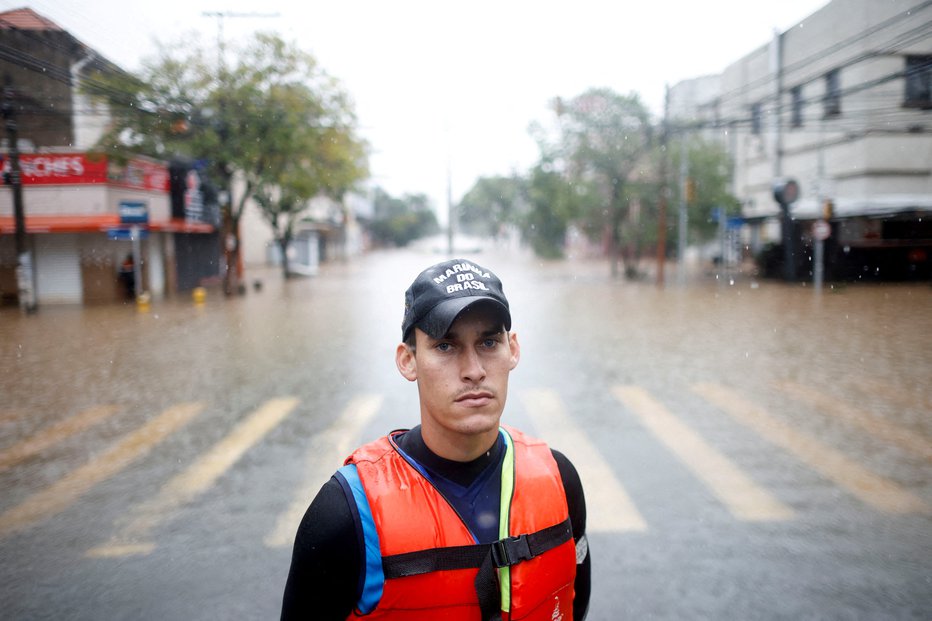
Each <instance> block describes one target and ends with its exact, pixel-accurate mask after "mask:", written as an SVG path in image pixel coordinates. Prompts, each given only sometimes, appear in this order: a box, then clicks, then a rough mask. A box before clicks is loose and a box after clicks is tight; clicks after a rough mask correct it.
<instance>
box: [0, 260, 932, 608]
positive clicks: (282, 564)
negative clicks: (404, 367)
mask: <svg viewBox="0 0 932 621" xmlns="http://www.w3.org/2000/svg"><path fill="white" fill-rule="evenodd" d="M443 258H445V257H443V256H441V255H433V254H428V253H418V252H415V251H397V252H379V253H373V254H370V255H367V256H365V257H362V258H359V259H356V260H354V261H352V262H350V263H346V264H338V265H327V266H324V267H323V268H322V269H321V273H320V274H319V275H318V276H316V277H313V278H305V279H294V280H290V281H288V282H282V280H281V276H280V274H279V273H278V272H277V271H275V270H253V271H251V272H249V273H248V277H249V284H250V289H249V292H248V293H247V294H246V295H245V296H243V297H241V298H236V299H222V298H221V297H220V296H219V295H218V294H217V293H216V292H211V294H210V295H209V296H208V301H207V303H206V305H204V306H200V307H199V306H196V305H195V304H193V302H192V301H191V300H189V299H178V300H172V301H166V302H155V303H153V305H152V307H151V309H150V310H149V311H148V312H138V311H137V310H136V308H135V307H133V306H107V307H96V308H95V307H90V308H76V307H67V308H55V307H44V308H42V309H40V312H39V314H38V315H37V316H31V317H24V316H21V315H20V314H19V312H18V310H16V309H3V310H2V311H0V394H2V400H0V485H2V489H3V496H2V499H0V555H2V557H3V559H4V562H3V564H2V569H0V607H2V609H3V610H4V617H5V618H8V619H37V618H60V617H64V618H72V619H102V618H113V619H123V618H139V619H215V618H222V619H240V618H242V619H256V618H276V617H277V615H278V610H279V607H280V602H281V593H282V589H283V588H284V584H285V578H286V575H287V571H288V564H289V562H290V553H291V550H290V546H291V538H292V537H293V534H294V529H295V528H296V526H297V522H298V521H299V520H300V517H301V515H302V513H303V510H304V508H306V506H307V504H308V502H309V501H310V499H311V497H313V494H314V493H316V491H317V489H318V488H319V487H320V485H321V484H322V483H323V482H324V481H326V480H327V478H328V477H329V476H330V474H331V473H332V472H333V471H334V470H335V469H336V468H337V467H338V466H340V465H341V463H342V458H343V457H345V455H346V454H347V453H348V451H349V450H351V449H352V448H353V447H354V446H356V445H357V444H359V443H361V442H364V441H368V440H371V439H374V438H375V437H377V436H379V435H381V434H384V433H385V432H387V431H389V430H391V429H395V428H399V427H410V426H412V425H414V424H416V423H417V417H418V410H417V395H416V389H415V387H414V386H413V385H412V384H409V383H408V382H406V381H405V380H404V379H403V378H401V377H400V376H399V374H398V371H397V369H396V368H395V364H394V358H393V356H394V349H395V346H396V344H397V342H398V340H399V339H400V323H401V316H402V311H403V292H404V290H405V288H406V287H407V286H408V284H409V283H410V282H411V280H412V279H413V277H414V276H415V275H416V274H417V272H419V271H420V270H421V269H422V268H423V267H426V266H427V265H429V264H431V263H434V262H436V261H439V260H442V259H443ZM475 260H477V261H478V262H480V263H481V264H483V265H485V266H487V267H490V268H492V269H493V270H495V271H496V272H497V273H498V275H499V276H500V277H501V278H502V281H503V282H504V285H505V292H506V294H507V295H508V297H509V300H510V302H511V307H512V316H513V319H514V330H515V332H517V334H518V338H519V340H520V342H521V346H522V357H521V361H520V364H519V366H518V368H517V369H516V370H515V372H514V373H513V374H512V376H511V377H512V382H511V390H510V394H509V401H508V406H507V407H506V411H505V417H504V420H505V422H508V423H510V424H513V425H515V426H517V427H520V428H522V429H526V430H527V431H528V432H530V433H532V434H534V435H539V436H541V437H543V438H544V439H546V440H547V441H548V442H549V443H550V444H551V445H553V446H554V447H555V448H557V449H559V450H561V451H563V452H564V453H565V454H566V455H567V456H569V457H570V459H571V460H572V461H573V462H574V463H575V464H576V466H577V468H578V469H579V471H580V474H581V476H582V480H583V485H584V487H585V489H586V494H587V502H588V507H589V532H590V541H591V543H590V546H591V550H592V558H593V595H592V604H591V609H590V614H589V619H595V620H602V619H626V618H631V619H643V618H652V619H682V618H691V619H723V618H735V619H758V618H759V619H770V618H791V619H795V618H822V619H912V618H915V619H928V618H930V617H932V595H930V593H932V588H930V576H932V561H930V559H932V476H930V475H932V467H930V466H932V420H930V414H932V388H930V381H929V378H930V376H932V347H930V345H932V288H930V287H929V285H928V284H912V285H870V286H845V287H835V288H826V289H825V290H824V291H823V292H822V293H821V294H816V293H815V292H814V291H813V290H811V289H810V288H807V287H803V286H799V285H794V286H789V285H785V284H782V283H776V282H769V281H754V280H751V279H747V278H742V279H738V280H736V281H735V282H734V284H727V283H719V282H716V281H715V280H714V279H713V278H705V279H703V280H701V281H697V282H694V283H692V284H691V285H689V286H687V287H677V286H675V285H668V287H667V288H666V289H663V290H661V289H658V288H657V287H656V286H654V285H653V284H650V283H647V282H644V283H625V282H622V281H615V280H612V279H611V278H610V277H609V269H608V266H607V265H606V264H604V263H587V262H582V261H568V262H559V263H546V262H540V261H538V260H535V259H532V258H530V257H528V256H525V255H520V254H506V253H499V252H487V253H485V254H482V255H477V256H475ZM259 285H261V286H259Z"/></svg>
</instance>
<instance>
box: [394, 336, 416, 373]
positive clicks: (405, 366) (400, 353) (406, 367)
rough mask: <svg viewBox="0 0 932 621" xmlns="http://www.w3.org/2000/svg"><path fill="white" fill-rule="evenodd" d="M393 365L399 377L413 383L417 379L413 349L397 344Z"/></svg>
mask: <svg viewBox="0 0 932 621" xmlns="http://www.w3.org/2000/svg"><path fill="white" fill-rule="evenodd" d="M395 364H396V365H397V366H398V371H399V372H400V373H401V376H402V377H403V378H405V379H406V380H408V381H409V382H413V381H415V380H416V379H417V359H416V358H415V357H414V349H413V348H411V347H409V346H407V345H405V344H404V343H399V344H398V347H397V348H396V349H395Z"/></svg>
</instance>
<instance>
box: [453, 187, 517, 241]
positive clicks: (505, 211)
mask: <svg viewBox="0 0 932 621" xmlns="http://www.w3.org/2000/svg"><path fill="white" fill-rule="evenodd" d="M526 195H527V180H526V179H523V178H521V177H518V176H517V175H512V176H510V177H480V178H479V179H477V180H476V183H474V184H473V186H472V188H470V190H469V191H468V192H466V194H465V195H463V198H462V199H460V203H459V205H458V210H459V223H460V225H461V226H462V229H463V231H464V232H466V233H469V234H471V235H480V236H488V237H492V238H495V237H497V236H498V235H499V234H500V233H501V231H502V228H503V227H505V226H507V225H509V224H518V223H519V220H520V218H521V216H522V213H521V212H522V206H523V204H524V202H525V201H526Z"/></svg>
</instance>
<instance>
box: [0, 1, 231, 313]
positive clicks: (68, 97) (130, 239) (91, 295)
mask: <svg viewBox="0 0 932 621" xmlns="http://www.w3.org/2000/svg"><path fill="white" fill-rule="evenodd" d="M119 71H120V69H119V68H118V67H116V66H115V65H113V64H112V63H110V62H109V61H107V60H106V59H105V58H103V57H101V56H100V55H99V54H98V53H97V52H95V51H94V50H92V49H91V48H89V47H87V46H86V45H84V44H83V43H81V42H80V41H78V40H77V39H75V38H74V37H73V36H71V35H70V34H69V33H67V32H65V31H64V30H62V29H61V28H60V27H58V26H57V25H56V24H54V23H53V22H51V21H49V20H48V19H46V18H44V17H42V16H41V15H38V14H37V13H35V12H34V11H32V10H31V9H18V10H15V11H8V12H5V13H0V73H2V74H4V75H8V76H9V77H10V82H9V84H7V88H6V90H5V91H4V107H5V110H6V113H7V114H8V115H10V116H12V119H13V120H14V121H15V123H16V127H17V130H18V131H17V133H18V139H17V141H16V145H13V144H11V140H10V137H9V135H7V136H6V137H4V139H3V140H2V144H0V151H2V155H3V169H4V171H5V172H11V170H12V168H11V159H12V156H13V149H12V148H11V147H14V146H15V147H17V148H16V151H18V152H19V157H18V160H19V163H20V168H21V170H22V177H21V179H22V196H23V207H24V209H23V211H24V213H25V233H26V239H25V241H26V246H27V248H26V249H27V251H28V255H29V257H30V260H29V263H31V268H32V269H31V279H29V280H31V289H32V291H33V292H34V294H35V298H36V301H37V302H38V304H40V305H41V304H51V303H94V302H109V301H115V300H119V299H121V298H126V297H129V294H130V289H129V287H127V283H128V280H129V278H128V277H127V274H126V270H127V266H126V264H127V263H128V262H129V261H128V257H133V260H132V264H133V268H132V269H133V274H134V275H136V274H138V278H139V279H141V282H140V283H135V282H134V283H133V285H134V286H133V288H134V289H135V290H136V292H141V291H146V292H149V293H150V294H151V295H154V296H156V297H158V296H163V295H167V294H170V293H172V292H175V291H179V290H185V289H190V288H192V287H194V286H197V285H198V284H199V283H201V282H202V281H203V280H204V279H210V278H215V277H216V276H217V274H219V270H220V262H219V253H220V242H219V239H218V236H217V233H216V224H217V218H216V213H215V212H213V211H212V209H211V207H212V205H211V204H210V203H209V201H208V202H207V203H205V201H204V196H205V194H204V193H203V192H202V191H201V187H200V183H199V179H200V177H199V176H198V174H197V173H196V172H191V171H188V170H186V169H185V170H180V169H176V170H174V174H173V172H172V171H170V170H169V165H168V164H167V163H165V162H159V161H155V160H150V159H146V158H134V159H132V160H130V161H128V162H115V161H112V160H110V159H108V158H107V157H106V156H104V155H102V154H98V153H94V152H93V148H94V146H95V145H96V143H97V142H98V140H99V139H100V138H101V137H102V136H103V134H104V132H105V131H106V129H107V127H108V124H109V122H110V114H109V109H108V108H107V106H106V104H105V103H102V102H100V101H97V100H95V99H94V98H91V97H89V96H88V95H86V94H85V93H84V91H83V89H82V87H81V86H82V83H83V82H85V81H86V80H91V79H93V72H105V73H107V72H119ZM172 190H174V191H172ZM15 232H16V227H15V221H14V204H13V193H12V192H11V191H10V188H9V187H4V188H0V299H2V301H4V302H11V301H15V300H16V298H17V290H18V285H19V283H18V282H17V276H16V264H17V262H18V261H19V258H18V257H17V252H18V251H17V248H16V243H15ZM137 240H138V243H134V242H136V241H137ZM121 267H122V268H123V270H124V274H123V277H122V278H121V276H120V270H121ZM135 279H136V278H135V277H134V278H133V279H132V280H133V281H135ZM136 284H138V285H139V286H138V287H137V286H135V285H136Z"/></svg>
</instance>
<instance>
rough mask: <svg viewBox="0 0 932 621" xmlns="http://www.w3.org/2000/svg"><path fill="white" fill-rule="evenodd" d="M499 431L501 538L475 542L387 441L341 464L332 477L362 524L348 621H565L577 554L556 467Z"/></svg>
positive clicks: (516, 435) (544, 452) (540, 449)
mask: <svg viewBox="0 0 932 621" xmlns="http://www.w3.org/2000/svg"><path fill="white" fill-rule="evenodd" d="M501 433H502V435H503V437H504V439H505V445H506V447H505V457H504V463H503V464H502V499H503V501H502V507H501V512H500V513H501V519H500V522H501V525H502V526H501V527H500V534H501V535H502V539H501V540H500V541H498V542H496V543H494V544H485V545H480V544H476V543H475V540H474V538H473V536H472V534H471V533H470V531H469V529H468V528H467V527H466V525H465V524H464V523H463V521H462V520H461V519H460V517H459V516H458V515H457V513H456V511H455V510H454V509H453V508H452V507H451V506H450V504H449V503H448V502H447V501H446V499H444V498H443V496H442V495H441V494H440V492H438V491H437V489H436V488H435V487H434V486H433V485H432V484H431V483H430V481H429V480H428V479H427V478H426V477H425V476H424V475H422V474H421V473H420V472H419V471H418V470H417V469H416V468H415V467H414V466H412V465H411V464H410V463H408V461H407V460H406V459H405V457H404V456H403V455H402V454H401V453H400V452H399V451H398V450H397V449H396V448H395V447H394V446H393V442H392V440H391V439H390V438H388V437H384V438H381V439H379V440H376V441H375V442H372V443H370V444H367V445H365V446H363V447H361V448H359V449H358V450H356V451H355V452H354V453H353V454H352V455H351V456H350V457H349V458H348V459H347V460H346V464H347V465H346V466H344V467H343V468H341V469H340V470H339V472H340V474H341V475H342V476H343V477H344V480H345V481H346V483H347V484H348V486H349V488H350V489H351V490H352V493H353V496H354V499H355V501H356V508H357V511H358V513H359V517H360V521H361V523H362V526H363V537H364V540H365V541H364V543H365V546H364V547H365V563H364V566H365V574H366V575H365V579H364V586H363V588H362V596H361V598H360V600H359V602H358V603H357V606H356V610H355V611H354V612H353V613H352V614H351V615H350V616H349V619H352V618H354V617H358V616H363V615H365V616H367V618H369V619H372V620H373V621H375V620H376V619H389V620H391V621H435V620H437V619H449V620H453V621H460V620H462V621H479V620H480V619H484V618H502V619H505V620H509V621H518V620H522V621H523V620H527V621H536V620H544V621H571V620H572V618H573V583H574V580H575V577H576V551H575V546H574V544H573V538H572V528H571V526H570V523H569V514H568V510H567V504H566V495H565V493H564V490H563V483H562V480H561V478H560V472H559V469H558V468H557V464H556V462H555V461H554V459H553V455H552V453H551V452H550V449H549V448H548V447H547V445H546V444H544V443H543V442H541V441H539V440H535V439H532V438H529V437H527V436H525V435H524V434H522V433H521V432H519V431H517V430H515V429H511V428H507V429H506V428H502V430H501ZM509 500H510V502H509ZM496 576H497V579H496ZM490 588H491V589H493V591H492V597H494V601H493V602H492V604H493V605H494V607H493V608H491V609H490V606H489V589H490ZM480 600H483V602H484V603H483V604H482V606H480ZM499 608H500V609H501V616H500V617H499V616H498V614H499V613H498V609H499ZM490 610H492V611H494V613H493V614H491V615H490V614H489V611H490Z"/></svg>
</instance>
